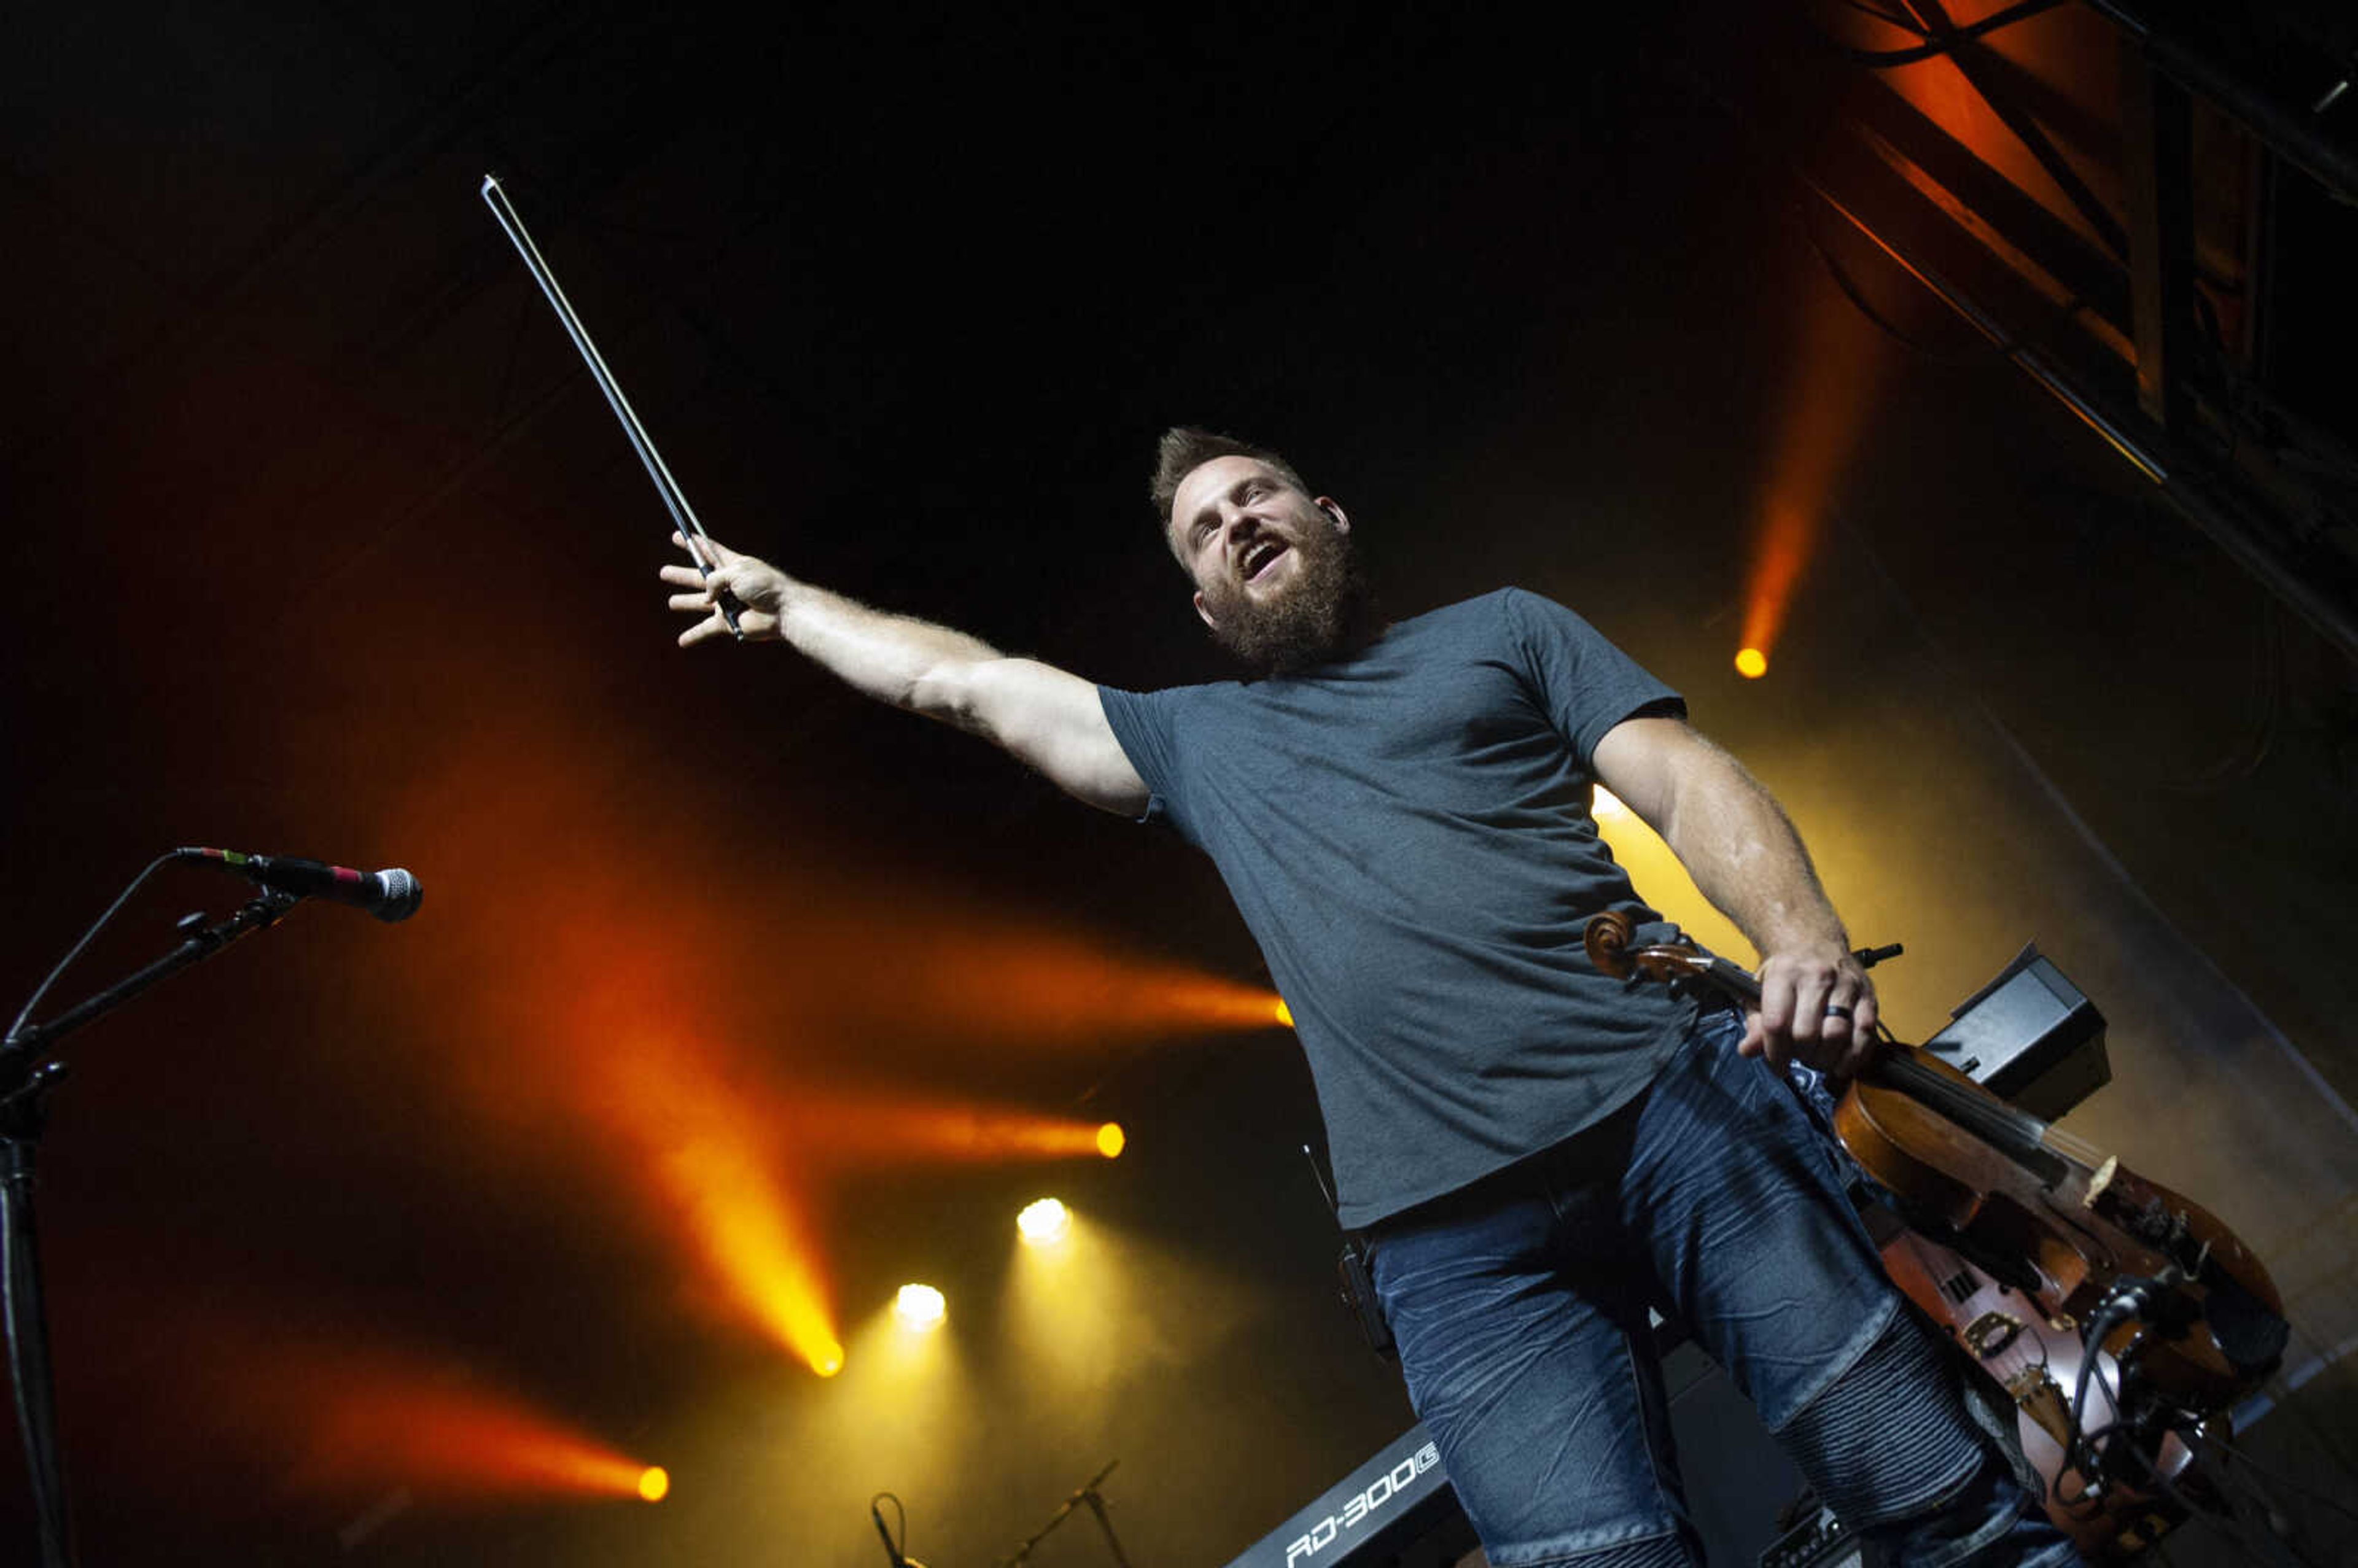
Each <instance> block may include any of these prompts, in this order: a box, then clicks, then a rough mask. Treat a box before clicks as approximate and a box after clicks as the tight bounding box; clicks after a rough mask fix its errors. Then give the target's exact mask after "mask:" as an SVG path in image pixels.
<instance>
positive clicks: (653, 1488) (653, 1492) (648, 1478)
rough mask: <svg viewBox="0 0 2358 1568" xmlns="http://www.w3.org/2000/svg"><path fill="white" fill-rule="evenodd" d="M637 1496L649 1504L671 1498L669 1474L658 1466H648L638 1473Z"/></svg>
mask: <svg viewBox="0 0 2358 1568" xmlns="http://www.w3.org/2000/svg"><path fill="white" fill-rule="evenodd" d="M639 1496H640V1497H642V1498H645V1499H646V1500H647V1501H648V1502H651V1503H659V1502H661V1501H663V1500H664V1499H665V1498H667V1497H669V1496H671V1472H670V1471H668V1470H666V1469H665V1468H664V1467H663V1466H662V1465H648V1466H647V1467H646V1468H645V1469H644V1470H642V1471H641V1472H639Z"/></svg>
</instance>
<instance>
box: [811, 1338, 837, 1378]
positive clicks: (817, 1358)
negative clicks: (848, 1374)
mask: <svg viewBox="0 0 2358 1568" xmlns="http://www.w3.org/2000/svg"><path fill="white" fill-rule="evenodd" d="M811 1370H812V1371H814V1372H817V1374H818V1375H819V1376H820V1377H822V1378H832V1377H834V1376H835V1375H836V1374H837V1373H838V1372H840V1371H842V1370H843V1346H840V1345H824V1346H820V1347H819V1348H818V1350H817V1352H816V1353H815V1354H814V1355H813V1356H812V1357H811Z"/></svg>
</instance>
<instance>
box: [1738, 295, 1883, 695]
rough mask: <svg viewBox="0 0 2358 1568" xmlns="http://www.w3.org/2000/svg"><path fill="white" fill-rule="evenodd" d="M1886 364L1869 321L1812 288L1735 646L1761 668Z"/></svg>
mask: <svg viewBox="0 0 2358 1568" xmlns="http://www.w3.org/2000/svg"><path fill="white" fill-rule="evenodd" d="M1889 363H1890V356H1889V355H1888V354H1887V352H1885V351H1884V348H1883V345H1882V343H1881V342H1880V341H1877V339H1876V338H1875V336H1874V329H1872V328H1871V327H1868V326H1867V325H1866V323H1864V322H1863V321H1861V320H1860V319H1858V316H1857V313H1856V312H1855V311H1854V310H1853V309H1852V308H1851V307H1850V305H1849V302H1848V301H1846V300H1845V299H1844V298H1843V297H1842V296H1841V295H1840V294H1839V293H1838V292H1836V291H1835V290H1834V289H1833V287H1831V286H1829V287H1825V288H1823V289H1819V290H1817V291H1816V292H1815V293H1814V294H1813V295H1812V305H1811V309H1810V314H1809V317H1808V324H1807V326H1806V328H1805V329H1804V335H1803V340H1802V341H1801V344H1800V345H1799V348H1798V351H1797V352H1796V354H1795V357H1794V360H1793V371H1792V378H1791V384H1790V385H1789V386H1788V388H1787V391H1786V395H1785V398H1784V400H1783V406H1784V409H1785V424H1784V429H1783V430H1782V431H1781V432H1780V433H1779V438H1778V443H1777V447H1776V449H1775V450H1774V451H1773V453H1772V454H1771V456H1770V458H1769V473H1768V482H1767V485H1766V488H1765V491H1764V493H1763V497H1762V502H1761V515H1760V524H1759V534H1758V544H1757V545H1756V546H1755V550H1754V555H1753V559H1752V576H1751V581H1750V582H1749V583H1748V584H1747V588H1746V591H1745V596H1744V598H1745V602H1744V629H1743V641H1742V642H1741V643H1738V644H1737V645H1738V646H1739V647H1741V648H1743V649H1745V650H1747V652H1750V653H1752V654H1757V655H1758V658H1759V660H1760V667H1761V669H1762V670H1763V671H1766V670H1767V668H1768V659H1769V657H1770V655H1771V654H1773V653H1774V652H1775V651H1776V646H1777V638H1778V636H1779V634H1780V633H1782V632H1783V631H1784V627H1785V612H1786V610H1787V609H1788V607H1789V606H1790V603H1791V600H1792V597H1793V589H1794V587H1795V585H1796V584H1797V583H1799V581H1800V580H1801V572H1802V570H1803V569H1804V568H1806V567H1808V565H1809V564H1810V562H1811V560H1812V558H1813V557H1815V556H1816V554H1817V549H1818V535H1819V533H1820V531H1821V529H1822V527H1823V521H1824V516H1825V513H1826V510H1827V508H1828V507H1829V506H1831V505H1832V504H1833V499H1834V492H1835V489H1836V487H1837V485H1838V483H1839V481H1840V480H1841V476H1842V471H1843V469H1844V465H1845V464H1847V463H1848V462H1849V460H1850V455H1851V452H1852V449H1854V448H1855V447H1856V446H1857V445H1858V441H1859V438H1860V435H1861V433H1862V432H1863V431H1864V430H1865V428H1866V423H1867V419H1868V416H1869V411H1870V410H1871V409H1872V408H1873V406H1874V404H1875V397H1876V394H1877V390H1878V389H1879V388H1880V387H1881V385H1882V383H1883V378H1884V374H1885V372H1886V369H1887V366H1888V365H1889ZM1738 667H1739V668H1741V666H1740V665H1739V666H1738ZM1747 674H1748V672H1747Z"/></svg>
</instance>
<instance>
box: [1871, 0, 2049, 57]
mask: <svg viewBox="0 0 2358 1568" xmlns="http://www.w3.org/2000/svg"><path fill="white" fill-rule="evenodd" d="M2061 4H2063V0H2021V4H2019V5H2009V6H2007V7H2006V9H2005V10H2003V11H1995V12H1992V13H1991V14H1990V15H1988V16H1984V17H1983V18H1982V19H1981V20H1980V21H1978V22H1970V23H1968V24H1966V25H1965V26H1964V27H1943V28H1938V29H1934V28H1928V27H1920V26H1918V25H1917V24H1915V23H1913V22H1903V21H1901V20H1899V19H1898V17H1896V16H1886V15H1884V13H1882V12H1881V11H1878V10H1876V9H1875V8H1874V7H1872V6H1869V5H1859V6H1857V7H1856V9H1858V10H1861V11H1865V12H1866V14H1867V15H1869V16H1874V17H1876V18H1877V19H1878V20H1881V21H1884V22H1887V23H1889V24H1890V25H1891V26H1893V27H1900V28H1903V29H1905V30H1906V31H1908V32H1911V33H1914V34H1915V35H1916V36H1917V37H1918V38H1922V39H1923V40H1924V41H1923V42H1922V43H1920V44H1916V45H1912V46H1910V47H1909V48H1907V49H1856V48H1854V47H1852V46H1851V45H1849V44H1833V48H1834V49H1835V51H1836V52H1837V53H1839V54H1841V55H1842V56H1843V57H1844V58H1845V59H1851V60H1855V61H1856V62H1857V63H1858V64H1860V65H1864V66H1866V67H1868V68H1869V69H1871V70H1890V69H1892V68H1894V67H1896V66H1902V65H1914V64H1916V63H1917V62H1919V61H1920V60H1928V59H1939V58H1940V57H1941V56H1942V55H1944V54H1947V53H1949V52H1950V51H1951V50H1952V49H1955V48H1956V47H1957V46H1958V45H1959V44H1963V43H1970V42H1972V41H1973V40H1974V39H1975V38H1983V37H1985V36H1986V35H1988V34H1990V33H1994V32H1996V31H1997V30H1998V29H1999V28H2000V27H2011V26H2013V25H2014V24H2015V23H2017V22H2020V21H2024V20H2027V19H2028V18H2029V17H2032V16H2038V15H2039V13H2040V12H2041V11H2052V10H2053V9H2055V8H2056V7H2057V6H2058V5H2061ZM1827 41H1828V42H1829V43H1833V40H1832V39H1828V40H1827Z"/></svg>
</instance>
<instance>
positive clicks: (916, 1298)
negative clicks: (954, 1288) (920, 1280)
mask: <svg viewBox="0 0 2358 1568" xmlns="http://www.w3.org/2000/svg"><path fill="white" fill-rule="evenodd" d="M949 1310H950V1307H949V1303H948V1302H946V1301H945V1300H943V1299H942V1292H939V1291H937V1290H936V1289H934V1287H933V1286H931V1285H903V1286H902V1287H901V1293H900V1294H899V1295H897V1296H895V1297H894V1298H893V1299H892V1311H893V1312H894V1313H895V1314H897V1315H898V1316H899V1317H900V1319H901V1323H902V1325H903V1327H906V1328H913V1329H917V1330H920V1331H922V1330H925V1329H929V1328H939V1327H940V1326H941V1325H942V1320H943V1319H944V1318H946V1317H947V1316H948V1315H949Z"/></svg>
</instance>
